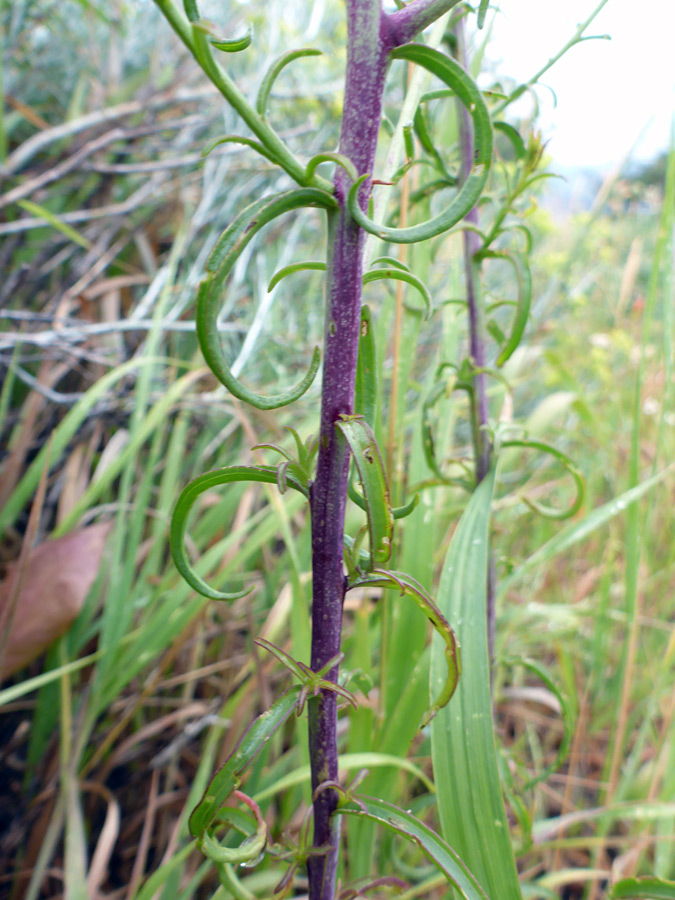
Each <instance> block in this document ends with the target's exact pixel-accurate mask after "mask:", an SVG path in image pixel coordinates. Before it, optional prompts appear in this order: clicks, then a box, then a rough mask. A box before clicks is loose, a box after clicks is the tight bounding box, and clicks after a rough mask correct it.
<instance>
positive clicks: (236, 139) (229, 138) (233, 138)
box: [202, 134, 279, 165]
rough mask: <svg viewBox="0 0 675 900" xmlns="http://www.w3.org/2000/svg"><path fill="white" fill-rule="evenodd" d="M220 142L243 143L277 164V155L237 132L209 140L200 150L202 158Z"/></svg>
mask: <svg viewBox="0 0 675 900" xmlns="http://www.w3.org/2000/svg"><path fill="white" fill-rule="evenodd" d="M220 144H243V145H244V146H245V147H251V149H252V150H255V151H256V153H259V154H260V155H261V156H264V157H265V159H268V160H269V161H270V162H271V163H274V164H275V165H279V157H278V156H276V155H275V154H274V153H272V151H271V150H268V149H267V147H265V146H263V144H261V143H260V142H259V141H254V140H253V138H247V137H242V136H241V135H238V134H224V135H222V136H221V137H217V138H214V139H213V140H212V141H209V142H208V144H207V145H206V146H205V147H204V149H203V150H202V158H204V157H206V156H208V155H209V153H211V152H212V151H213V150H215V149H216V147H218V146H220Z"/></svg>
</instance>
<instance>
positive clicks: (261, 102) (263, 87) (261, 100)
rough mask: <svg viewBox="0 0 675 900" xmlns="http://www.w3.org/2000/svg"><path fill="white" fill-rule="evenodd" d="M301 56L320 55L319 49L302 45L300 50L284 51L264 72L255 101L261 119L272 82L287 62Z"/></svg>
mask: <svg viewBox="0 0 675 900" xmlns="http://www.w3.org/2000/svg"><path fill="white" fill-rule="evenodd" d="M303 56H321V50H317V49H316V47H302V48H301V49H300V50H289V52H288V53H284V54H283V55H282V56H280V57H279V58H278V59H276V60H275V61H274V62H273V63H272V65H271V66H270V67H269V69H268V70H267V72H266V73H265V75H264V77H263V80H262V82H261V83H260V87H259V88H258V96H257V97H256V101H255V108H256V111H257V112H258V114H259V115H260V116H262V118H263V119H264V118H265V116H266V115H267V101H268V99H269V96H270V91H271V90H272V87H273V85H274V82H275V81H276V80H277V78H278V77H279V75H280V74H281V72H282V71H283V69H285V68H286V66H287V65H288V64H289V63H292V62H293V60H294V59H300V58H301V57H303Z"/></svg>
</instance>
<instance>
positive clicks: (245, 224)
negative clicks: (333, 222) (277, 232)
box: [196, 188, 337, 409]
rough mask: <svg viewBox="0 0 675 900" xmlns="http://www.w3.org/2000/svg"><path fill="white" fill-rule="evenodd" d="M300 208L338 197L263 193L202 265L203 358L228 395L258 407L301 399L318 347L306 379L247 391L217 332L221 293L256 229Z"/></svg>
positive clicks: (330, 205)
mask: <svg viewBox="0 0 675 900" xmlns="http://www.w3.org/2000/svg"><path fill="white" fill-rule="evenodd" d="M305 206H311V207H322V208H324V209H335V208H336V207H337V201H336V200H335V199H334V198H333V197H332V196H331V195H330V194H328V193H326V191H321V190H318V189H317V188H299V189H297V190H292V191H284V192H283V193H281V194H275V195H274V196H272V197H264V198H263V199H262V200H257V201H256V202H255V203H252V204H251V205H250V206H247V207H246V209H244V210H243V211H242V212H241V213H240V214H239V215H238V216H237V218H236V219H235V220H234V222H232V224H231V225H230V226H229V227H228V228H226V229H225V231H224V232H223V234H222V235H221V236H220V238H219V239H218V242H217V243H216V246H215V247H214V248H213V250H212V251H211V255H210V256H209V259H208V261H207V264H206V268H207V271H208V272H209V275H208V276H207V277H206V278H205V279H204V280H203V281H202V283H201V284H200V286H199V294H198V297H197V312H196V322H197V337H198V339H199V345H200V347H201V349H202V353H203V354H204V359H205V360H206V362H207V363H208V366H209V368H210V369H211V371H212V372H213V374H214V375H215V376H216V378H218V380H219V381H220V382H221V383H222V384H224V385H225V387H226V388H227V389H228V390H229V391H230V393H232V394H233V395H234V396H235V397H238V398H239V399H240V400H244V401H245V402H246V403H250V404H251V406H255V407H256V408H257V409H277V408H279V407H280V406H286V405H288V404H289V403H293V401H294V400H297V399H298V397H301V396H302V395H303V394H304V393H305V391H306V390H307V389H308V388H309V387H310V385H311V383H312V381H313V380H314V376H315V375H316V373H317V370H318V368H319V350H318V347H317V348H315V350H314V355H313V357H312V362H311V364H310V368H309V371H308V372H307V374H306V375H305V377H304V378H303V379H302V380H301V381H300V382H299V383H298V384H296V385H295V387H293V388H291V389H290V390H288V391H286V392H284V393H282V394H276V395H274V396H272V397H262V396H261V395H260V394H256V393H254V392H253V391H250V390H248V388H246V387H244V385H243V384H242V383H241V382H240V381H239V380H238V379H237V378H235V377H234V375H233V374H232V372H231V370H230V367H229V366H228V364H227V361H226V359H225V356H224V354H223V349H222V346H221V343H220V337H219V334H218V312H219V309H220V300H221V294H222V291H223V288H224V285H225V281H226V279H227V276H228V275H229V273H230V271H231V269H232V266H233V265H234V264H235V262H236V261H237V259H238V258H239V256H240V254H241V252H242V251H243V249H244V247H246V246H247V244H248V243H249V241H250V240H251V239H252V238H253V237H254V236H255V235H256V234H257V233H258V231H260V229H261V228H262V227H263V226H264V225H266V224H267V223H269V222H271V221H272V220H273V219H275V218H277V217H278V216H280V215H283V213H286V212H290V211H291V210H295V209H299V208H301V207H305Z"/></svg>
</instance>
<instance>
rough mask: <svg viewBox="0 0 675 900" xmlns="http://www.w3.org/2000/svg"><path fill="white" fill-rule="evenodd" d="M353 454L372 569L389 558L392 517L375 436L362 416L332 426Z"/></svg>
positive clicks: (387, 489)
mask: <svg viewBox="0 0 675 900" xmlns="http://www.w3.org/2000/svg"><path fill="white" fill-rule="evenodd" d="M335 425H336V428H338V429H339V430H340V431H341V433H342V434H343V435H344V437H345V439H346V441H347V443H348V444H349V449H350V450H351V452H352V456H353V458H354V463H355V464H356V469H357V471H358V473H359V478H360V479H361V485H362V487H363V496H364V499H365V502H366V512H367V516H368V533H369V536H370V559H371V568H372V567H373V566H376V565H377V564H378V563H383V562H386V561H387V560H388V559H389V557H390V556H391V541H392V537H393V533H394V517H393V515H392V513H391V503H390V500H389V487H388V486H387V478H386V476H385V474H384V465H383V464H382V457H381V456H380V449H379V447H378V446H377V441H376V440H375V435H374V434H373V432H372V429H371V428H370V426H369V425H368V423H367V422H366V420H365V419H364V418H363V416H341V417H340V420H339V421H338V422H336V423H335Z"/></svg>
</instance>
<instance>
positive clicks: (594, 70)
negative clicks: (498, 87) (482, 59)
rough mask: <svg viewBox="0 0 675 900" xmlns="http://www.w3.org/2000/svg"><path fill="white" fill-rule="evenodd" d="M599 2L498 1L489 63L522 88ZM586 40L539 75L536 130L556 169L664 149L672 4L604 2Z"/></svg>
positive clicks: (674, 55) (671, 96)
mask: <svg viewBox="0 0 675 900" xmlns="http://www.w3.org/2000/svg"><path fill="white" fill-rule="evenodd" d="M598 4H599V0H501V11H500V12H498V13H497V14H496V15H495V19H494V24H493V26H492V40H491V44H490V49H489V56H490V58H491V59H492V60H494V61H496V62H498V63H500V65H499V69H498V70H499V71H502V72H504V73H507V74H509V75H511V76H513V77H514V78H516V79H518V80H520V81H525V80H527V79H528V78H530V77H531V76H532V75H533V74H534V73H535V72H537V71H538V70H539V69H540V68H541V67H542V66H543V65H544V64H545V63H546V61H547V60H548V59H549V58H550V57H551V56H553V55H554V54H555V53H557V52H558V50H559V49H560V48H561V47H562V46H563V45H564V44H565V43H566V42H567V41H568V40H569V38H570V37H571V36H572V35H573V34H574V32H575V31H576V28H577V25H578V24H579V23H580V22H582V21H584V20H585V19H587V18H588V16H589V15H590V14H591V12H592V11H593V10H594V9H595V8H596V7H597V6H598ZM586 33H587V34H609V35H610V36H611V40H609V41H608V40H598V41H587V42H584V43H581V44H577V45H576V46H575V47H573V48H572V49H571V50H570V51H569V52H568V53H567V54H566V55H565V57H564V58H563V59H561V60H560V61H559V62H557V63H556V64H555V66H554V67H553V68H552V69H550V70H549V71H548V72H547V73H546V74H545V75H544V76H543V78H542V83H543V84H545V85H547V86H548V87H550V88H552V90H553V91H554V92H555V95H556V98H557V105H555V101H554V98H553V95H552V94H551V92H550V91H549V90H547V89H545V88H540V89H539V90H538V92H537V93H538V96H539V99H540V104H541V106H540V109H541V113H542V116H541V119H540V125H541V127H542V130H543V132H544V134H545V136H546V137H547V138H549V139H550V142H549V144H548V151H549V152H550V153H551V155H552V157H553V159H554V160H555V162H556V163H558V164H559V165H561V166H585V167H594V168H599V169H603V170H608V169H611V168H613V167H614V166H616V165H618V164H619V163H620V162H621V161H622V160H623V159H624V158H625V157H626V156H627V154H629V153H631V158H632V159H635V160H647V159H650V158H652V157H653V156H655V155H656V154H657V153H658V152H659V151H661V150H665V149H667V147H668V144H669V140H670V132H671V122H672V119H673V116H674V115H675V0H640V2H639V3H635V2H634V0H607V3H606V5H605V6H604V7H603V8H602V10H601V11H600V13H599V14H598V16H597V18H596V19H595V20H594V22H593V23H592V24H591V25H590V27H589V29H588V30H587V32H586Z"/></svg>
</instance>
